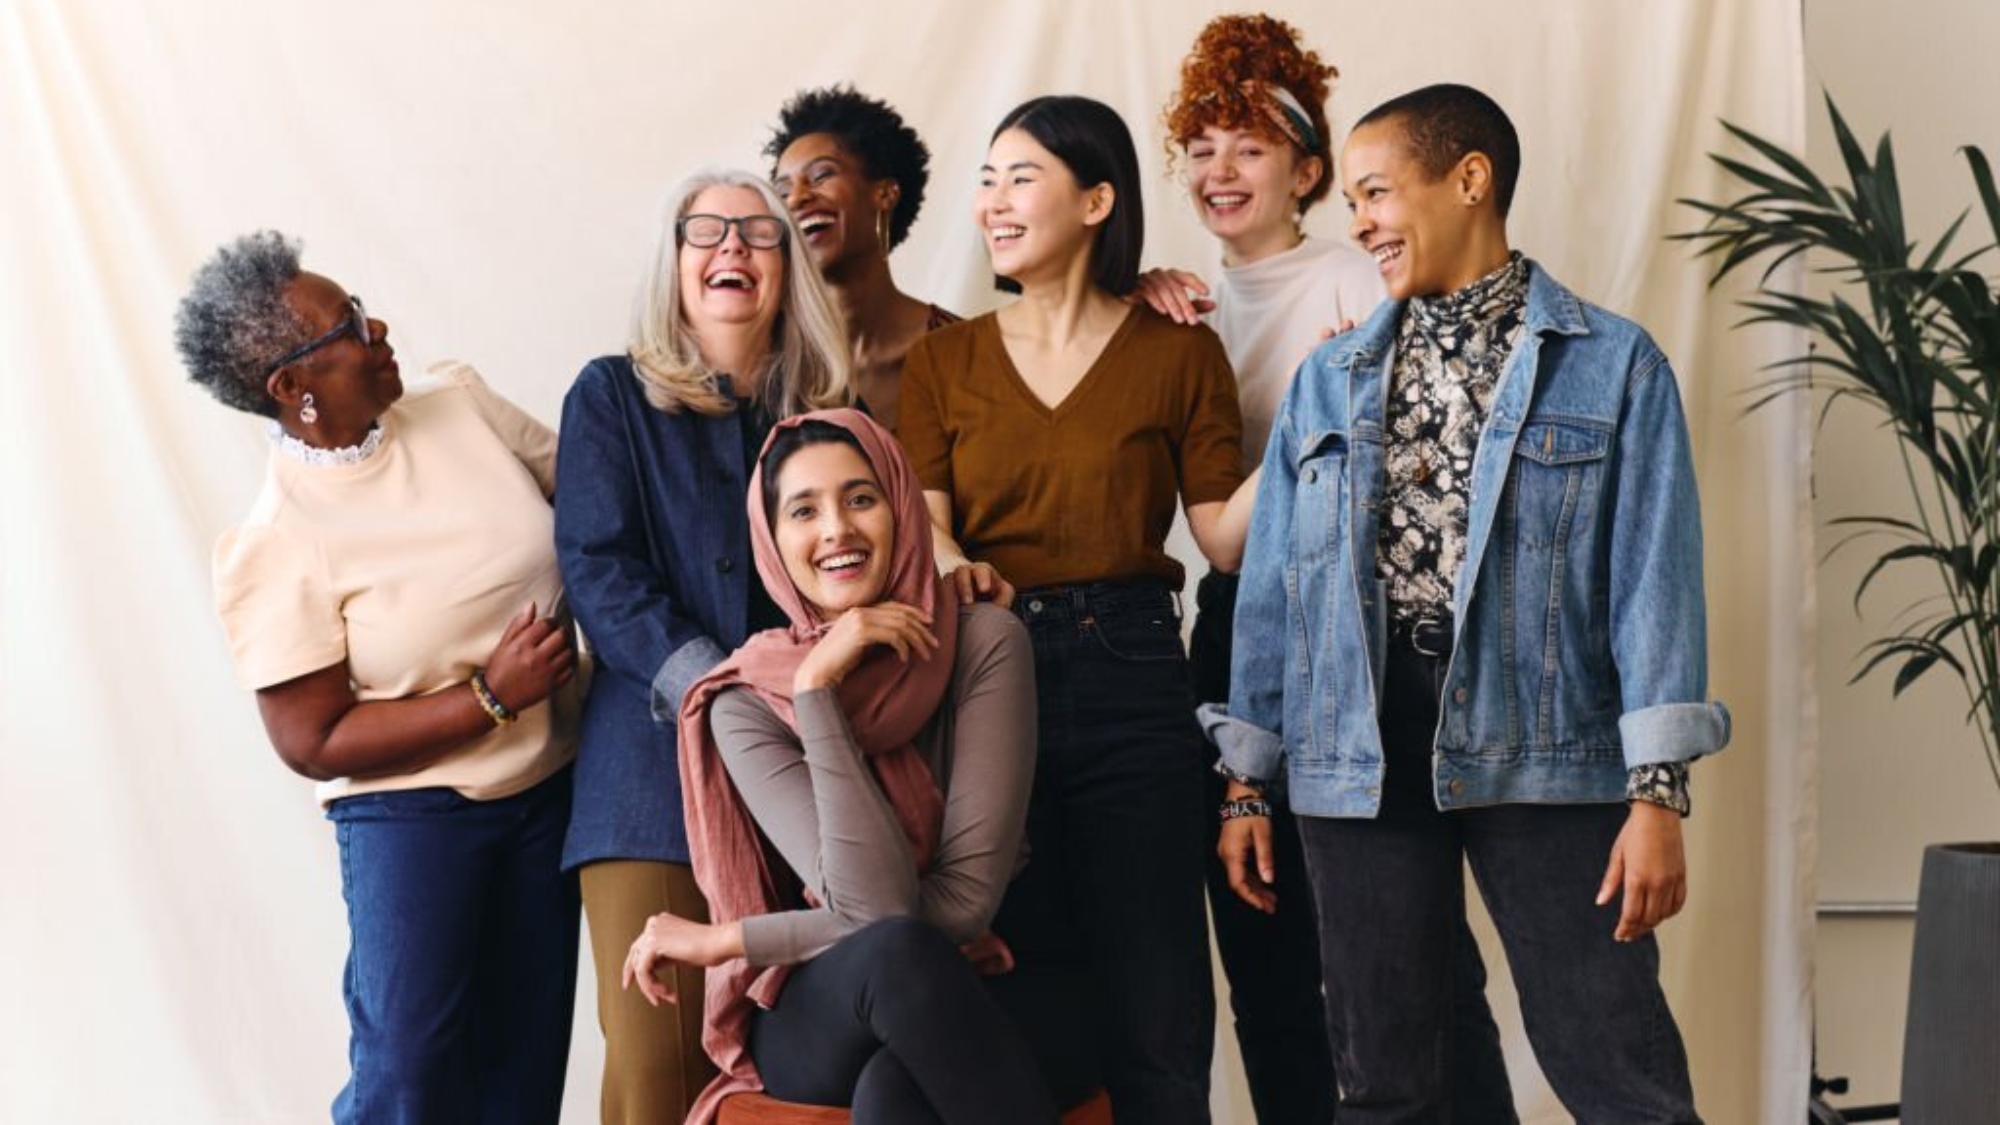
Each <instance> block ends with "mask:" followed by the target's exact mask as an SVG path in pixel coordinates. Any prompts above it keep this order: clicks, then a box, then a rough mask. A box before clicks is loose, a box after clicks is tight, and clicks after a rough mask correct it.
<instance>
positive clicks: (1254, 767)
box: [1195, 703, 1285, 785]
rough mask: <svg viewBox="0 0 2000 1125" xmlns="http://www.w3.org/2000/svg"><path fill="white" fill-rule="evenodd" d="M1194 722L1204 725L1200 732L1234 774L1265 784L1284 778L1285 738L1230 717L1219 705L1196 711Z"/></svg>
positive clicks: (1209, 704)
mask: <svg viewBox="0 0 2000 1125" xmlns="http://www.w3.org/2000/svg"><path fill="white" fill-rule="evenodd" d="M1195 719H1196V720H1197V721H1198V722H1200V723H1201V733H1202V734H1203V735H1204V736H1205V737H1206V738H1207V739H1208V740H1209V741H1210V742H1211V743H1214V744H1215V749H1216V750H1217V752H1219V753H1220V754H1221V755H1222V764H1223V765H1225V766H1228V767H1229V769H1230V771H1231V772H1232V773H1235V774H1236V775H1238V776H1239V777H1246V778H1249V779H1251V781H1253V782H1255V783H1259V784H1263V785H1270V784H1273V783H1275V782H1277V781H1279V780H1280V779H1282V778H1283V776H1284V773H1285V741H1284V739H1281V738H1279V737H1278V736H1277V735H1275V734H1272V733H1271V732H1270V731H1267V730H1265V729H1264V728H1263V727H1260V726H1255V725H1253V724H1251V723H1246V722H1244V721H1243V720H1242V719H1238V718H1235V717H1233V716H1231V715H1230V714H1229V709H1228V708H1226V707H1224V706H1223V705H1221V704H1219V703H1204V704H1202V705H1201V706H1200V707H1199V708H1198V709H1196V711H1195Z"/></svg>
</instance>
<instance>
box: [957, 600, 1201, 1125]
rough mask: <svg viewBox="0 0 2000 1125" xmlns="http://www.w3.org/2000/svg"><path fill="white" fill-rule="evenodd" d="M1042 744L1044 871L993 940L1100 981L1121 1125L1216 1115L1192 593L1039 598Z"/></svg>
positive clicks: (1019, 894) (1001, 920) (1030, 960)
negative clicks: (1189, 636) (1188, 647)
mask: <svg viewBox="0 0 2000 1125" xmlns="http://www.w3.org/2000/svg"><path fill="white" fill-rule="evenodd" d="M1014 611H1015V613H1016V614H1018V615H1019V616H1020V617H1021V619H1022V620H1023V621H1024V622H1026V623H1027V626H1028V634H1029V637H1030V640H1031V641H1032V643H1033V645H1034V652H1035V680H1036V702H1037V705H1038V707H1039V723H1038V729H1039V735H1040V750H1039V753H1038V756H1037V758H1036V766H1035V785H1034V792H1033V795H1032V797H1031V798H1030V801H1029V805H1028V843H1029V849H1030V852H1029V859H1028V866H1027V869H1026V870H1025V871H1023V872H1022V874H1021V876H1020V878H1018V879H1016V880H1015V881H1014V885H1013V886H1012V887H1011V888H1010V889H1009V891H1008V894H1007V898H1006V900H1005V901H1004V902H1003V903H1002V905H1001V908H1000V914H999V917H998V918H996V919H995V921H994V925H993V929H994V932H996V933H998V934H999V935H1000V936H1001V937H1002V938H1005V939H1006V940H1007V941H1008V943H1009V944H1010V945H1012V946H1013V948H1014V951H1015V955H1016V957H1017V959H1019V960H1020V961H1021V963H1022V965H1023V967H1024V968H1028V967H1030V966H1031V965H1035V963H1037V962H1039V963H1040V966H1037V967H1041V966H1046V967H1048V968H1052V969H1055V970H1056V971H1064V970H1069V971H1074V972H1075V973H1076V974H1077V975H1078V976H1079V977H1080V978H1081V979H1082V980H1084V981H1087V982H1089V984H1090V985H1091V990H1090V996H1089V1004H1088V1007H1087V1011H1088V1013H1089V1016H1090V1017H1091V1019H1092V1022H1093V1024H1094V1028H1093V1030H1094V1031H1095V1032H1096V1038H1097V1040H1098V1042H1099V1044H1100V1045H1101V1054H1102V1063H1103V1068H1104V1077H1105V1087H1106V1088H1107V1090H1108V1091H1109V1093H1110V1095H1111V1102H1112V1108H1113V1112H1114V1113H1115V1114H1116V1115H1117V1117H1118V1119H1119V1120H1120V1121H1135V1122H1145V1123H1147V1125H1183V1123H1204V1122H1207V1121H1208V1119H1209V1118H1208V1077H1209V1054H1210V1050H1211V1048H1212V1046H1213V1043H1214V1037H1215V992H1214V985H1213V983H1212V982H1211V980H1210V977H1209V962H1208V919H1207V913H1206V910H1205V908H1204V904H1203V876H1202V856H1203V850H1204V843H1205V841H1206V839H1207V835H1206V829H1207V825H1208V816H1209V813H1210V810H1209V809H1208V808H1207V807H1206V803H1205V798H1204V796H1203V776H1204V770H1205V769H1206V765H1207V758H1208V755H1207V744H1206V743H1205V742H1204V741H1203V739H1202V736H1201V732H1200V729H1199V728H1198V727H1197V726H1196V725H1195V721H1194V698H1193V695H1192V693H1191V691H1190V689H1189V685H1188V670H1187V655H1186V653H1185V652H1184V651H1183V650H1182V648H1181V638H1180V621H1179V615H1178V614H1177V612H1176V610H1175V605H1174V595H1173V594H1172V593H1170V592H1169V591H1168V590H1167V589H1166V588H1165V587H1164V586H1161V585H1157V584H1155V585H1136V586H1116V585H1091V586H1073V587H1059V588H1054V589H1041V590H1027V591H1023V592H1022V593H1021V594H1019V595H1018V596H1017V597H1016V598H1015V600H1014Z"/></svg>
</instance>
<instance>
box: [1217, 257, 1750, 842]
mask: <svg viewBox="0 0 2000 1125" xmlns="http://www.w3.org/2000/svg"><path fill="white" fill-rule="evenodd" d="M1529 268H1530V277H1529V283H1528V304H1527V311H1526V317H1525V324H1524V326H1523V330H1522V334H1521V339H1520V343H1519V344H1518V345H1517V346H1516V348H1515V350H1514V354H1513V355H1512V356H1511V357H1509V359H1508V361H1507V366H1506V369H1505V371H1504V372H1503V373H1502V375H1501V377H1500V383H1499V385H1498V387H1497V388H1496V389H1495V392H1494V397H1493V403H1492V408H1491V410H1490V412H1489V415H1488V417H1487V421H1486V427H1485V429H1484V430H1483V431H1482V432H1481V434H1480V439H1479V446H1478V451H1477V453H1476V455H1475V458H1474V464H1473V472H1472V481H1471V506H1470V511H1469V513H1468V516H1467V529H1466V532H1467V534H1466V554H1465V561H1464V563H1463V565H1462V568H1461V570H1460V572H1459V573H1458V575H1457V580H1456V582H1455V585H1454V594H1453V599H1454V600H1453V630H1454V639H1455V647H1454V650H1453V653H1452V656H1451V658H1450V662H1449V664H1448V665H1447V668H1446V672H1445V680H1444V690H1443V697H1442V699H1441V700H1440V704H1441V715H1440V718H1439V722H1438V730H1437V736H1436V743H1435V753H1434V755H1433V757H1432V790H1433V794H1434V796H1435V798H1436V801H1437V805H1438V807H1439V808H1441V809H1451V808H1466V807H1472V806H1478V805H1490V804H1500V803H1512V802H1522V803H1564V802H1593V801H1602V802H1613V801H1620V800H1623V799H1624V795H1625V782H1626V778H1627V775H1628V771H1629V769H1630V767H1633V766H1639V765H1645V764H1648V763H1655V762H1674V761H1688V760H1692V759H1694V758H1697V757H1700V756H1702V755H1704V754H1710V753H1713V752H1715V751H1717V750H1720V749H1722V747H1723V746H1724V745H1725V744H1726V743H1727V742H1728V741H1729V713H1728V711H1727V710H1726V709H1725V708H1724V707H1723V706H1722V705H1721V704H1720V703H1712V702H1709V701H1708V700H1707V692H1708V668H1707V636H1706V622H1705V609H1704V604H1703V595H1702V575H1701V564H1702V554H1701V517H1700V511H1699V508H1698V505H1697V503H1696V499H1695V485H1694V467H1693V463H1692V460H1691V458H1690V456H1689V451H1688V437H1687V425H1686V422H1685V420H1684V418H1683V416H1682V413H1681V404H1680V394H1679V389H1678V387H1677V386H1676V385H1675V382H1674V376H1673V372H1672V370H1670V369H1669V368H1668V366H1667V361H1666V357H1665V356H1664V355H1662V354H1661V353H1660V350H1659V348H1658V347H1657V346H1656V345H1655V344H1654V343H1653V341H1652V339H1651V338H1650V337H1648V336H1647V335H1646V333H1645V331H1644V330H1643V329H1641V328H1639V327H1638V326H1637V325H1635V324H1633V323H1631V322H1630V321H1627V320H1625V319H1623V318H1621V317H1617V316H1613V315H1612V314H1610V313H1607V312H1605V311H1604V310H1602V309H1599V308H1596V307H1595V306H1592V305H1589V304H1587V303H1585V302H1583V301H1581V300H1579V299H1578V298H1577V297H1576V295H1575V294H1573V293H1571V292H1569V291H1568V290H1567V289H1565V288H1563V287H1562V286H1561V285H1560V284H1558V283H1557V282H1556V281H1555V279H1553V278H1551V277H1550V276H1549V275H1548V273H1547V272H1545V271H1544V270H1543V269H1542V268H1541V267H1540V266H1539V265H1535V264H1534V263H1532V262H1531V263H1530V264H1529ZM1401 313H1402V303H1401V302H1385V303H1384V304H1383V305H1382V306H1381V307H1380V308H1378V309H1377V310H1376V312H1375V314H1374V315H1373V316H1371V317H1370V318H1369V320H1368V322H1367V323H1366V324H1364V325H1362V326H1361V327H1360V328H1359V329H1357V330H1355V331H1352V332H1349V333H1347V334H1345V335H1342V336H1339V337H1336V338H1335V339H1332V340H1329V341H1327V342H1326V343H1325V344H1322V345H1321V346H1320V347H1319V348H1318V349H1317V350H1316V351H1314V352H1313V353H1312V355H1311V356H1310V357H1308V358H1307V360H1306V362H1305V364H1304V365H1303V366H1302V367H1301V368H1300V369H1299V373H1298V377H1297V378H1296V379H1295V380H1294V381H1293V384H1292V387H1291V390H1290V392H1289V393H1288V394H1287V395H1286V398H1285V401H1284V405H1283V406H1282V407H1281V408H1280V410H1279V413H1278V418H1277V421H1276V423H1275V424H1274V426H1273V429H1272V433H1271V441H1270V444H1269V446H1268V447H1267V448H1266V450H1265V454H1264V463H1263V469H1264V475H1263V479H1262V481H1261V482H1260V483H1259V485H1258V491H1257V506H1256V512H1255V515H1254V516H1253V517H1252V520H1251V524H1250V540H1249V545H1248V548H1247V551H1246V554H1245V559H1244V567H1243V580H1242V585H1241V588H1240V590H1239V592H1238V594H1237V603H1236V633H1235V656H1234V663H1233V666H1232V672H1231V682H1232V684H1233V688H1232V690H1231V693H1230V697H1229V706H1228V709H1227V710H1226V711H1225V710H1223V709H1220V708H1215V707H1212V706H1211V707H1208V708H1204V709H1203V725H1204V726H1205V727H1206V728H1207V729H1208V731H1209V734H1210V737H1211V738H1212V739H1213V740H1214V741H1215V742H1216V744H1217V746H1218V747H1219V748H1220V749H1221V751H1222V757H1223V761H1224V763H1225V764H1226V765H1228V766H1229V768H1230V769H1232V770H1234V771H1236V772H1238V773H1241V774H1243V775H1245V776H1248V777H1252V778H1262V779H1271V780H1276V779H1278V778H1279V777H1280V775H1281V774H1282V775H1283V776H1284V778H1285V780H1286V781H1287V782H1288V783H1289V794H1288V795H1289V800H1290V803H1291V806H1292V808H1293V809H1294V810H1295V811H1297V812H1300V813H1303V814H1306V815H1311V816H1334V817H1372V816H1374V815H1375V814H1376V812H1377V810H1378V808H1379V807H1380V803H1381V793H1382V776H1383V764H1382V739H1381V734H1380V729H1379V726H1378V719H1377V715H1376V702H1377V700H1378V699H1379V698H1380V692H1381V687H1382V669H1383V658H1384V646H1385V644H1386V636H1387V619H1386V613H1385V610H1386V606H1385V602H1384V598H1383V594H1382V587H1381V583H1380V581H1379V580H1378V579H1377V577H1376V569H1375V568H1376V554H1375V551H1376V547H1375V544H1376V530H1377V523H1378V515H1379V512H1380V508H1381V504H1382V498H1383V493H1384V484H1385V481H1384V475H1383V472H1384V470H1383V441H1384V437H1383V433H1384V431H1383V415H1384V409H1385V399H1386V395H1387V391H1388V381H1389V374H1390V370H1391V363H1392V352H1393V348H1392V344H1393V342H1394V340H1395V335H1396V325H1397V322H1398V318H1399V317H1400V315H1401Z"/></svg>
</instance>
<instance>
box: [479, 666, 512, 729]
mask: <svg viewBox="0 0 2000 1125" xmlns="http://www.w3.org/2000/svg"><path fill="white" fill-rule="evenodd" d="M471 682H472V698H474V699H477V700H478V701H479V709H480V710H482V711H484V712H486V717H487V718H489V719H492V720H493V725H494V726H496V727H504V726H506V725H507V724H509V723H511V722H513V721H514V720H516V719H518V718H520V717H521V716H519V715H516V714H515V713H514V712H513V711H511V710H509V709H508V707H507V705H506V704H505V703H502V702H500V697H499V696H497V695H494V694H493V689H492V687H490V686H488V685H487V683H486V670H485V669H483V668H481V669H479V670H477V671H475V672H473V673H472V681H471Z"/></svg>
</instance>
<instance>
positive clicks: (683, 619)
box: [555, 356, 757, 869]
mask: <svg viewBox="0 0 2000 1125" xmlns="http://www.w3.org/2000/svg"><path fill="white" fill-rule="evenodd" d="M746 424H748V423H747V421H746V420H745V419H744V417H743V416H742V415H741V414H724V415H717V416H709V415H702V414H697V413H695V412H694V411H691V410H687V411H682V412H680V413H679V414H668V413H665V412H664V411H661V410H657V409H654V408H653V406H652V405H651V404H649V403H648V402H647V401H646V395H645V392H644V391H643V390H642V389H641V388H640V385H639V381H638V378H637V376H636V375H635V374H634V372H633V370H632V361H631V360H630V359H628V358H626V357H624V356H606V357H604V358H602V359H595V360H592V361H591V362H590V363H589V364H588V365H586V366H585V367H584V369H583V371H582V373H581V374H579V375H578V376H577V377H576V383H575V384H574V385H572V386H571V387H570V389H569V394H568V395H567V396H566V397H565V398H564V399H563V411H562V431H561V436H560V444H559V445H558V447H557V454H556V464H557V465H558V466H560V471H559V472H558V474H557V480H556V498H555V512H556V559H557V562H558V563H559V564H560V565H561V567H562V575H563V584H564V586H565V588H566V589H567V590H568V593H569V604H570V607H571V609H573V610H574V611H575V613H576V620H577V623H578V624H579V625H581V626H582V627H583V632H584V635H585V636H586V637H587V638H588V639H589V641H590V645H591V648H592V650H593V651H594V653H595V656H596V674H595V676H594V677H593V678H592V680H591V684H590V694H589V695H588V696H587V697H586V698H585V700H584V704H583V730H582V734H581V740H580V742H579V744H578V747H577V755H576V800H575V805H574V811H573V812H572V813H571V814H570V824H569V835H568V838H567V839H566V840H565V841H564V844H563V867H564V868H565V869H568V868H571V867H575V866H577V865H579V864H583V863H589V862H591V861H593V860H599V859H645V860H669V861H672V862H675V863H686V862H688V843H687V827H686V825H685V824H684V823H683V822H682V819H681V776H680V768H679V764H678V761H677V759H676V756H675V754H676V749H675V748H676V745H677V743H678V741H679V737H678V732H677V731H676V729H675V725H674V724H675V718H676V715H677V713H678V712H679V710H680V702H681V696H682V695H683V694H685V693H686V691H687V689H688V688H689V687H690V686H691V685H692V684H693V683H694V682H695V681H696V680H698V679H700V678H701V677H702V675H703V674H704V673H706V672H707V671H708V670H709V669H710V668H713V667H714V666H715V665H717V664H719V663H721V662H722V659H723V657H724V656H725V655H727V654H728V653H730V652H731V651H734V650H735V649H736V648H737V647H738V646H740V645H741V644H742V643H743V641H744V637H745V633H746V632H747V631H748V628H749V597H750V583H752V582H755V581H757V568H756V566H755V565H754V563H753V561H752V556H751V554H750V525H749V522H748V518H747V517H746V516H745V514H744V497H745V496H746V495H747V493H748V489H749V474H748V472H747V470H746V467H745V465H744V447H743V429H742V427H743V426H744V425H746Z"/></svg>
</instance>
